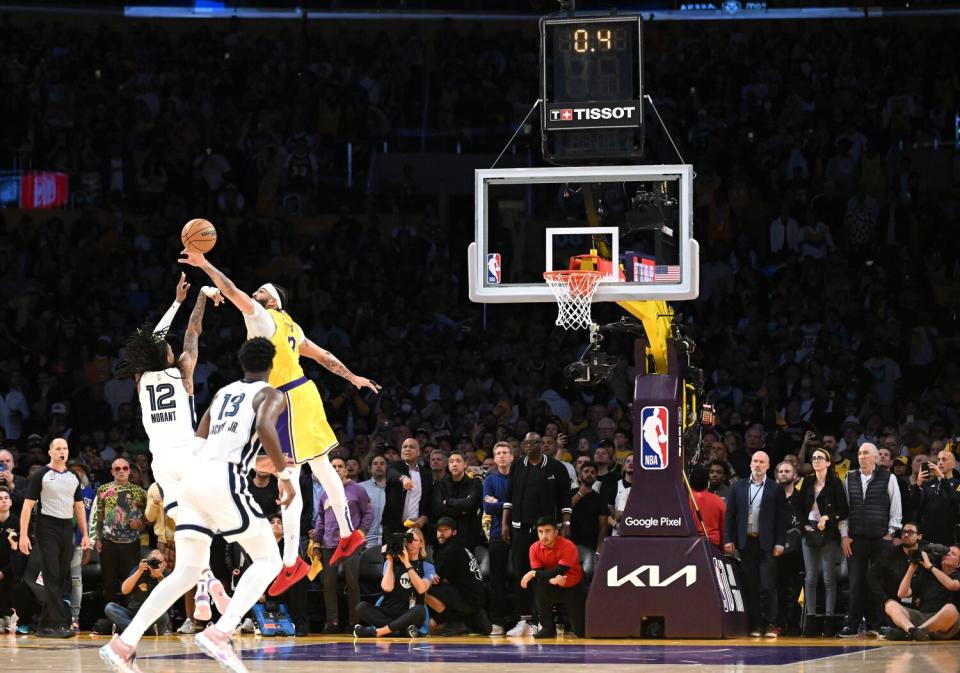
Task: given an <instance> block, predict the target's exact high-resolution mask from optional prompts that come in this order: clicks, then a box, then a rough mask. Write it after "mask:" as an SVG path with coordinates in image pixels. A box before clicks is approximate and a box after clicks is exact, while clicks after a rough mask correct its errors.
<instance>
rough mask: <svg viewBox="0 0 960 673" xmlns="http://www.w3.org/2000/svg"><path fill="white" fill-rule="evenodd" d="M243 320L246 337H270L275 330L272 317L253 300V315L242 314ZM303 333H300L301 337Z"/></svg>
mask: <svg viewBox="0 0 960 673" xmlns="http://www.w3.org/2000/svg"><path fill="white" fill-rule="evenodd" d="M243 322H244V323H245V324H246V325H247V338H248V339H250V338H253V337H266V338H268V339H270V338H271V337H273V333H274V332H276V331H277V326H276V324H275V323H274V322H273V318H272V317H270V314H269V313H268V312H267V309H265V308H263V306H261V305H260V304H259V303H258V302H256V301H254V302H253V315H247V314H246V313H244V314H243ZM302 338H303V335H302V334H301V339H302Z"/></svg>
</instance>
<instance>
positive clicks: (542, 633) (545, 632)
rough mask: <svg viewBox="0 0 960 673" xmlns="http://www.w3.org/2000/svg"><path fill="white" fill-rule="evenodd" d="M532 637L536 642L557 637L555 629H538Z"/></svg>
mask: <svg viewBox="0 0 960 673" xmlns="http://www.w3.org/2000/svg"><path fill="white" fill-rule="evenodd" d="M533 637H534V638H535V639H537V640H543V639H546V638H556V637H557V627H553V628H552V629H540V630H539V631H537V632H536V633H534V634H533Z"/></svg>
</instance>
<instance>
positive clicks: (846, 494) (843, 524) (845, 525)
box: [837, 479, 850, 537]
mask: <svg viewBox="0 0 960 673" xmlns="http://www.w3.org/2000/svg"><path fill="white" fill-rule="evenodd" d="M843 499H844V500H846V501H847V518H846V519H843V520H842V521H840V522H839V523H838V524H837V527H838V528H840V537H849V530H850V491H848V490H847V480H846V479H844V480H843Z"/></svg>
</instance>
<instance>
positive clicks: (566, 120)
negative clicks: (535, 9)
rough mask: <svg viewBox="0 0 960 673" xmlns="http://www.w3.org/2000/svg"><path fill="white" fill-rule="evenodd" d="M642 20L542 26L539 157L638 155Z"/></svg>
mask: <svg viewBox="0 0 960 673" xmlns="http://www.w3.org/2000/svg"><path fill="white" fill-rule="evenodd" d="M642 40H643V29H642V20H641V18H640V17H639V16H610V17H589V18H550V17H544V18H542V19H541V20H540V59H541V71H540V86H541V92H540V94H541V98H542V100H543V107H542V108H541V133H542V135H541V142H542V149H543V158H544V159H546V160H548V161H551V162H555V163H559V162H569V163H581V162H582V163H596V162H597V161H598V160H614V161H616V162H618V163H629V162H630V160H632V159H638V158H640V157H641V156H642V155H643V74H642V73H643V67H642V66H643V63H642V53H643V48H642V46H643V45H642Z"/></svg>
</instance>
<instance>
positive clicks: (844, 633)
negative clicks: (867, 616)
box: [837, 626, 860, 638]
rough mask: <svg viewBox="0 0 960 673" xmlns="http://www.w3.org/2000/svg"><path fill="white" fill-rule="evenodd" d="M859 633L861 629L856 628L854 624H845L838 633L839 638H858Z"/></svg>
mask: <svg viewBox="0 0 960 673" xmlns="http://www.w3.org/2000/svg"><path fill="white" fill-rule="evenodd" d="M859 635H860V630H859V629H856V628H854V627H852V626H844V627H843V628H842V629H840V631H839V633H837V638H856V637H857V636H859Z"/></svg>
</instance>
